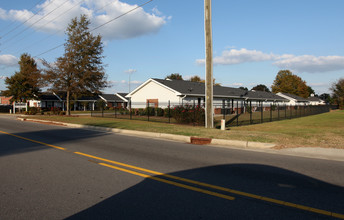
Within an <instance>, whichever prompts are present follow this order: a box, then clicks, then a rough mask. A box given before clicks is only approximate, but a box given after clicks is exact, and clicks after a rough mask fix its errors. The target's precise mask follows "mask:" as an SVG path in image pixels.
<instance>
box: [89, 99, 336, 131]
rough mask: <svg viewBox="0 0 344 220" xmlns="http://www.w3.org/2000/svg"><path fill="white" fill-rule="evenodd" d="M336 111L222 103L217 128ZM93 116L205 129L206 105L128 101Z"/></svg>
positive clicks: (216, 108)
mask: <svg viewBox="0 0 344 220" xmlns="http://www.w3.org/2000/svg"><path fill="white" fill-rule="evenodd" d="M334 108H335V106H331V105H297V106H294V105H285V104H273V103H268V102H245V101H241V100H239V101H235V102H229V103H227V104H225V103H223V104H222V105H221V104H215V105H214V125H215V127H219V126H220V124H221V120H222V119H225V121H226V127H231V126H242V125H250V124H258V123H265V122H272V121H277V120H284V119H292V118H298V117H304V116H308V115H315V114H320V113H325V112H329V111H330V109H334ZM91 116H92V117H106V118H118V119H130V120H143V121H153V122H163V123H175V124H187V125H193V126H204V124H205V110H204V105H197V103H196V102H189V103H187V104H185V103H184V104H180V103H172V102H166V103H162V102H161V103H160V102H159V103H158V102H157V101H154V100H153V101H147V102H146V103H130V102H129V103H128V105H127V106H126V107H125V108H124V107H110V108H108V107H102V106H96V108H95V110H93V111H91Z"/></svg>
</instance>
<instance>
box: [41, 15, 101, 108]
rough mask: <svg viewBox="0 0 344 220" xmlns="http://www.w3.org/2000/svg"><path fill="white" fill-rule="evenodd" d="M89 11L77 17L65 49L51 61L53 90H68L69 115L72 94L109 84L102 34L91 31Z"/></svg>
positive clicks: (49, 74)
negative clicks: (105, 69)
mask: <svg viewBox="0 0 344 220" xmlns="http://www.w3.org/2000/svg"><path fill="white" fill-rule="evenodd" d="M89 25H90V21H89V20H88V18H87V17H86V15H81V16H80V18H79V19H78V18H74V19H73V20H72V21H71V23H70V24H69V26H68V28H67V31H66V34H67V41H66V43H65V53H64V55H63V56H62V57H59V58H57V61H56V62H55V63H54V64H51V65H49V64H47V63H46V65H47V66H48V69H47V70H46V77H47V79H48V81H49V82H50V83H51V85H52V90H53V91H64V92H66V94H67V97H66V99H67V115H70V100H71V96H72V95H73V96H74V97H78V96H81V95H90V94H98V93H100V90H101V89H103V88H105V87H106V86H107V81H106V75H105V72H104V65H103V62H102V58H104V57H103V55H102V53H103V44H102V41H101V36H100V35H97V36H94V35H93V34H92V33H90V31H89Z"/></svg>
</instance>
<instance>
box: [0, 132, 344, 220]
mask: <svg viewBox="0 0 344 220" xmlns="http://www.w3.org/2000/svg"><path fill="white" fill-rule="evenodd" d="M0 133H2V134H5V135H9V136H12V137H15V138H19V139H23V140H26V141H29V142H34V143H38V144H41V145H43V146H48V147H52V148H55V149H58V150H63V151H65V152H69V151H67V149H66V148H63V147H59V146H55V145H51V144H48V143H44V142H41V141H37V140H33V139H29V138H26V137H22V136H19V135H15V134H11V133H8V132H5V131H0ZM70 152H71V153H74V154H77V155H80V156H84V157H87V158H92V159H96V160H98V161H103V162H107V163H111V164H116V165H119V166H122V167H125V168H122V167H118V166H114V165H110V164H107V163H103V162H95V163H96V164H99V165H101V166H105V167H108V168H112V169H116V170H119V171H122V172H126V173H130V174H133V175H137V176H141V177H143V178H149V179H152V180H156V181H159V182H163V183H166V184H170V185H173V186H176V187H180V188H184V189H188V190H192V191H196V192H200V193H204V194H207V195H211V196H215V197H219V198H223V199H227V200H234V199H235V197H233V196H229V195H225V194H222V193H218V192H214V191H210V190H207V189H202V188H199V187H195V186H190V185H186V184H183V183H179V182H175V181H171V180H168V179H164V178H161V177H165V178H169V179H173V180H178V181H181V182H185V183H190V184H193V185H197V186H202V187H206V188H210V189H215V190H219V191H223V192H228V193H231V194H235V195H238V196H242V197H246V198H251V199H257V200H261V201H265V202H269V203H271V204H275V205H280V206H286V207H289V208H295V209H299V210H304V211H308V212H311V213H316V214H321V215H326V216H331V217H336V218H340V219H344V214H340V213H335V212H330V211H327V210H322V209H317V208H313V207H309V206H304V205H300V204H295V203H290V202H286V201H282V200H278V199H273V198H268V197H264V196H260V195H256V194H251V193H247V192H243V191H238V190H234V189H229V188H225V187H221V186H216V185H212V184H208V183H204V182H199V181H195V180H190V179H186V178H182V177H178V176H174V175H170V174H165V173H160V172H157V171H153V170H149V169H145V168H141V167H137V166H133V165H129V164H125V163H121V162H117V161H113V160H108V159H105V158H101V157H97V156H93V155H89V154H85V153H82V152H72V151H70ZM91 162H94V161H91ZM126 168H130V169H131V170H128V169H126ZM138 171H141V172H145V173H149V174H145V173H140V172H138ZM153 175H157V176H153ZM158 176H159V177H158Z"/></svg>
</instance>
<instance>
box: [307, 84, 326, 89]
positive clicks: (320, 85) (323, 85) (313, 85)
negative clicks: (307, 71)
mask: <svg viewBox="0 0 344 220" xmlns="http://www.w3.org/2000/svg"><path fill="white" fill-rule="evenodd" d="M307 84H308V85H309V86H312V87H327V88H328V87H330V85H331V84H330V83H307Z"/></svg>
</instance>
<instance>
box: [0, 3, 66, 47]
mask: <svg viewBox="0 0 344 220" xmlns="http://www.w3.org/2000/svg"><path fill="white" fill-rule="evenodd" d="M68 1H69V0H66V1H64V2H63V3H62V4H61V5H59V6H58V7H56V8H55V9H53V10H51V11H50V12H49V13H48V14H46V15H44V16H43V17H41V18H40V19H38V20H37V21H36V22H34V23H33V24H31V25H29V26H27V27H26V28H25V29H24V30H22V31H21V32H19V33H18V34H16V35H15V36H14V37H12V38H11V39H9V40H7V41H5V42H4V43H7V42H10V41H12V40H13V39H15V38H16V37H18V36H19V35H20V34H22V33H23V32H25V31H26V30H27V29H29V28H30V27H32V26H33V25H35V24H37V23H38V22H40V21H41V20H42V19H43V18H45V17H47V16H48V15H50V14H51V13H53V12H54V11H56V10H57V9H59V8H60V7H62V5H64V4H65V3H67V2H68Z"/></svg>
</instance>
